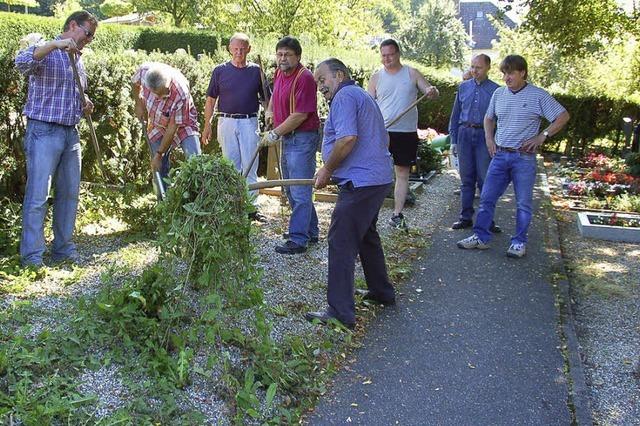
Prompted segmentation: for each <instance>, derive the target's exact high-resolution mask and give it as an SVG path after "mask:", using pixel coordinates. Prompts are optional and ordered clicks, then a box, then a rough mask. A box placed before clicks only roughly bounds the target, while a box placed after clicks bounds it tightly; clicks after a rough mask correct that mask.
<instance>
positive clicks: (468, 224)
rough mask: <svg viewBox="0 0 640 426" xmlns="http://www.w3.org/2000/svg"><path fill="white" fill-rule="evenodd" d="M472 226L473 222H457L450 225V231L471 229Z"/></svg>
mask: <svg viewBox="0 0 640 426" xmlns="http://www.w3.org/2000/svg"><path fill="white" fill-rule="evenodd" d="M472 226H473V222H472V221H470V220H459V221H457V222H455V223H454V224H453V225H451V229H466V228H471V227H472Z"/></svg>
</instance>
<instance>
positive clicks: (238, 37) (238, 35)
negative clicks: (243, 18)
mask: <svg viewBox="0 0 640 426" xmlns="http://www.w3.org/2000/svg"><path fill="white" fill-rule="evenodd" d="M233 40H238V41H243V42H245V43H246V44H247V45H248V44H250V43H249V36H248V35H246V34H245V33H234V34H233V35H232V36H231V38H230V39H229V44H231V42H232V41H233Z"/></svg>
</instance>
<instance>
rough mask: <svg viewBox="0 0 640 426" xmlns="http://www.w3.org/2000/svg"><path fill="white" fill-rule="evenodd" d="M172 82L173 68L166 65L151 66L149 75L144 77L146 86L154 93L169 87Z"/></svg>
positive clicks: (148, 71)
mask: <svg viewBox="0 0 640 426" xmlns="http://www.w3.org/2000/svg"><path fill="white" fill-rule="evenodd" d="M170 82H171V68H169V67H168V66H167V65H165V64H159V63H158V64H151V65H150V66H149V70H147V74H146V75H145V76H144V85H145V86H147V87H148V88H149V90H152V91H155V90H158V89H160V88H163V87H169V83H170Z"/></svg>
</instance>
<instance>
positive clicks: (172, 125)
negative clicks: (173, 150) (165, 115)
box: [151, 117, 178, 170]
mask: <svg viewBox="0 0 640 426" xmlns="http://www.w3.org/2000/svg"><path fill="white" fill-rule="evenodd" d="M177 130H178V124H177V123H176V119H175V117H171V119H170V120H169V124H168V125H167V128H166V129H165V132H164V134H163V135H162V139H161V140H160V145H159V146H158V150H157V151H156V153H155V155H154V156H153V158H152V159H151V167H152V168H153V170H160V167H161V166H162V157H164V154H165V153H166V152H167V150H168V149H169V147H170V146H171V144H172V143H173V137H174V136H175V134H176V131H177Z"/></svg>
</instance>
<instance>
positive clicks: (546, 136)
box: [542, 130, 549, 139]
mask: <svg viewBox="0 0 640 426" xmlns="http://www.w3.org/2000/svg"><path fill="white" fill-rule="evenodd" d="M542 134H543V135H544V138H545V139H547V138H548V137H549V131H548V130H545V131H544V132H542Z"/></svg>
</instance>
